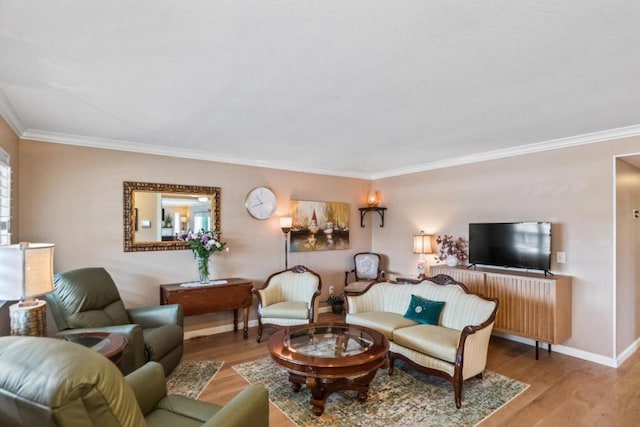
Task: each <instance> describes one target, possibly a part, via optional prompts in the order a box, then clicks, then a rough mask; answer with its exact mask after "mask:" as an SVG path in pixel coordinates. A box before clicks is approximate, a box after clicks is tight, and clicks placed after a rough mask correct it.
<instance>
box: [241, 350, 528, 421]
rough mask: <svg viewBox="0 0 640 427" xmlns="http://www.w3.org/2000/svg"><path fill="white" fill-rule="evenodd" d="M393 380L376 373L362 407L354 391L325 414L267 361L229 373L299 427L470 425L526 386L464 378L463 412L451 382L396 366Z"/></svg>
mask: <svg viewBox="0 0 640 427" xmlns="http://www.w3.org/2000/svg"><path fill="white" fill-rule="evenodd" d="M396 363H397V364H396V369H395V370H394V373H393V375H391V376H389V374H388V371H387V370H386V369H381V370H378V373H377V374H376V377H375V379H374V380H373V382H372V383H371V385H370V388H369V396H368V399H367V401H366V402H365V403H359V402H358V399H357V393H356V392H354V391H341V392H337V393H334V394H332V395H331V396H329V398H328V399H327V403H326V405H325V411H324V413H323V414H322V415H321V416H319V417H316V416H315V415H313V413H312V411H311V404H310V403H309V398H310V393H309V390H308V389H307V388H306V387H305V386H302V389H301V390H300V392H298V393H294V392H293V391H292V390H291V383H290V382H289V380H288V378H289V377H288V374H287V371H286V370H285V369H284V368H281V367H280V366H278V365H276V364H275V363H274V362H273V361H272V360H271V358H269V357H267V358H264V359H260V360H257V361H255V362H248V363H244V364H241V365H236V366H234V367H233V369H235V370H236V372H238V373H239V374H240V375H242V376H243V377H244V378H245V379H246V380H247V381H249V382H250V383H252V384H260V385H263V386H264V387H266V388H267V389H268V390H269V399H270V400H271V402H273V403H274V404H275V405H276V406H277V407H278V408H280V410H282V412H284V413H285V414H286V415H287V416H288V417H289V418H290V419H291V420H292V421H293V422H294V423H295V424H297V425H299V426H338V425H340V426H368V427H371V426H409V425H410V426H473V425H476V424H477V423H479V422H480V421H482V420H483V419H485V418H486V417H488V416H489V415H491V413H493V412H494V411H496V410H497V409H498V408H500V407H501V406H502V405H504V404H505V403H507V402H509V401H510V400H511V399H513V398H514V397H516V396H517V395H518V394H520V393H522V392H523V391H524V390H526V388H527V387H529V386H528V385H527V384H524V383H521V382H519V381H515V380H512V379H509V378H507V377H504V376H502V375H500V374H497V373H495V372H490V371H485V372H484V379H482V380H480V379H476V378H473V379H469V380H467V381H465V383H464V387H463V397H462V407H461V408H460V409H459V410H456V406H455V402H454V399H453V386H452V385H451V383H449V382H447V381H445V380H443V379H441V378H438V377H433V376H426V375H423V374H420V373H418V372H416V371H414V370H412V369H410V368H408V367H407V366H406V365H405V364H404V363H398V362H396Z"/></svg>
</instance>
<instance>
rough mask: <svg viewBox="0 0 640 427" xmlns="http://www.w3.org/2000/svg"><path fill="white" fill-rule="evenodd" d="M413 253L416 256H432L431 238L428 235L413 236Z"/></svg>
mask: <svg viewBox="0 0 640 427" xmlns="http://www.w3.org/2000/svg"><path fill="white" fill-rule="evenodd" d="M413 253H414V254H431V253H433V248H432V247H431V236H430V235H428V234H424V233H421V234H416V235H414V236H413Z"/></svg>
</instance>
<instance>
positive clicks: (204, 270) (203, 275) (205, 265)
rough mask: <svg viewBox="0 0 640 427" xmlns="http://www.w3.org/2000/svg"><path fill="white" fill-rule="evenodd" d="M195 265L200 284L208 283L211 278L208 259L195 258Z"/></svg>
mask: <svg viewBox="0 0 640 427" xmlns="http://www.w3.org/2000/svg"><path fill="white" fill-rule="evenodd" d="M196 263H197V264H198V275H199V277H200V283H202V284H206V283H209V280H210V277H211V264H210V263H209V257H208V256H207V257H199V256H198V257H196Z"/></svg>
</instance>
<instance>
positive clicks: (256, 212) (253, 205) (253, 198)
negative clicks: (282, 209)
mask: <svg viewBox="0 0 640 427" xmlns="http://www.w3.org/2000/svg"><path fill="white" fill-rule="evenodd" d="M244 206H245V208H247V212H249V215H251V216H252V217H254V218H256V219H267V218H269V217H270V216H271V215H273V214H274V213H276V209H278V200H277V199H276V195H275V194H273V191H271V190H270V189H269V188H267V187H256V188H254V189H253V190H251V191H249V193H247V197H246V199H245V200H244Z"/></svg>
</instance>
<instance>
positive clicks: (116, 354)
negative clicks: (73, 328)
mask: <svg viewBox="0 0 640 427" xmlns="http://www.w3.org/2000/svg"><path fill="white" fill-rule="evenodd" d="M58 338H61V339H63V340H65V341H70V342H74V343H76V344H80V345H83V346H85V347H89V348H91V349H93V350H95V351H97V352H98V353H100V354H102V355H104V356H105V357H106V358H107V359H109V360H111V361H112V362H113V363H115V364H116V365H117V366H120V362H121V361H122V353H123V351H124V349H125V347H126V346H127V338H126V337H125V336H124V335H121V334H116V333H109V332H78V333H73V332H71V333H67V334H61V335H58Z"/></svg>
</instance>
